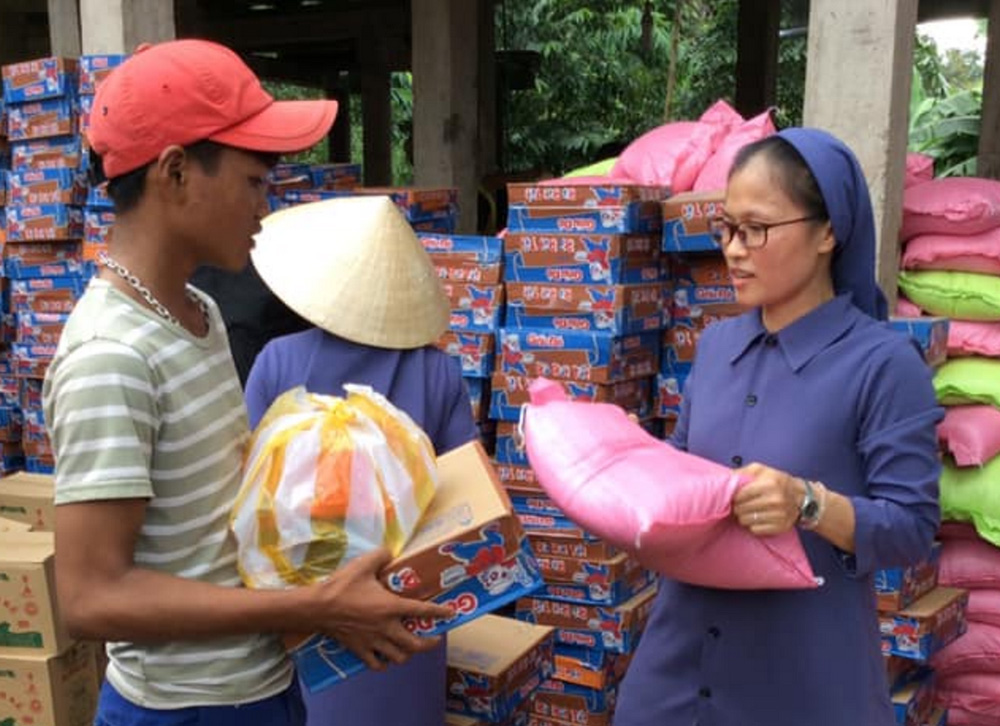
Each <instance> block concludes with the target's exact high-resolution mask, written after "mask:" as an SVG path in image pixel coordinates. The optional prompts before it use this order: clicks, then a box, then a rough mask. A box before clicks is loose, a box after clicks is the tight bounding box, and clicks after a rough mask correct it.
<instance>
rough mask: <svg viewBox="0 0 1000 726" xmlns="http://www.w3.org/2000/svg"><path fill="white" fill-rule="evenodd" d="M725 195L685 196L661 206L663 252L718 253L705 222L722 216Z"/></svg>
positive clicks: (678, 196)
mask: <svg viewBox="0 0 1000 726" xmlns="http://www.w3.org/2000/svg"><path fill="white" fill-rule="evenodd" d="M724 200H725V191H710V192H686V193H684V194H677V195H675V196H673V197H671V198H670V199H667V200H666V201H664V202H663V203H662V205H661V213H662V219H663V251H664V252H713V251H714V252H718V251H719V246H718V245H717V244H716V243H715V240H714V239H712V236H711V235H710V234H709V230H708V220H709V219H711V218H712V217H714V216H716V215H719V214H722V212H723V201H724Z"/></svg>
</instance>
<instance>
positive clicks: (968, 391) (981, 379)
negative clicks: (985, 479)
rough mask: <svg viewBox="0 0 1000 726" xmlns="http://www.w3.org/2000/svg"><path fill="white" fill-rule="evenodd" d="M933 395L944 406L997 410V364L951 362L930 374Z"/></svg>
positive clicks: (989, 361) (999, 365)
mask: <svg viewBox="0 0 1000 726" xmlns="http://www.w3.org/2000/svg"><path fill="white" fill-rule="evenodd" d="M934 392H935V393H936V394H937V400H938V403H940V404H942V405H944V406H955V405H960V404H963V403H986V404H989V405H991V406H996V407H997V408H1000V360H997V359H995V358H981V357H978V356H969V357H968V358H953V359H952V360H949V361H947V362H946V363H945V364H944V365H943V366H941V367H940V368H938V369H937V371H936V372H935V373H934ZM998 488H1000V484H998Z"/></svg>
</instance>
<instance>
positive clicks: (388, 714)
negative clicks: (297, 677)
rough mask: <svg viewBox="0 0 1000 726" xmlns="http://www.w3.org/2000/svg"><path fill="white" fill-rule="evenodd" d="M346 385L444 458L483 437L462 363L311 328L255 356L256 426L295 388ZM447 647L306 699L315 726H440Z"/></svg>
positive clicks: (250, 402)
mask: <svg viewBox="0 0 1000 726" xmlns="http://www.w3.org/2000/svg"><path fill="white" fill-rule="evenodd" d="M345 383H360V384H368V385H370V386H371V387H372V388H374V389H375V390H376V391H378V392H379V393H381V394H382V395H384V396H385V397H386V398H388V399H389V400H390V401H392V403H394V404H395V405H396V406H398V407H399V408H401V409H403V410H404V411H406V413H408V414H409V415H410V417H411V418H412V419H413V420H414V421H415V422H416V423H417V425H419V426H420V427H421V428H423V429H424V431H426V432H427V435H428V436H429V437H430V439H431V442H432V443H433V444H434V449H435V450H436V451H437V453H438V454H442V453H444V452H446V451H448V450H450V449H453V448H455V447H456V446H460V445H462V444H465V443H468V442H469V441H472V440H473V439H475V438H476V437H477V432H476V427H475V424H474V422H473V420H472V406H471V403H470V401H469V395H468V392H467V391H466V390H465V385H464V384H463V382H462V378H461V371H460V369H459V366H458V364H457V363H456V362H455V361H454V360H453V359H451V358H449V357H448V356H447V355H446V354H445V353H443V352H441V351H440V350H437V349H436V348H433V347H426V348H418V349H416V350H385V349H382V348H371V347H368V346H365V345H359V344H357V343H352V342H350V341H347V340H344V339H342V338H337V337H334V336H332V335H330V334H328V333H325V332H323V331H322V330H319V329H318V328H313V329H311V330H307V331H305V332H302V333H295V334H293V335H288V336H285V337H282V338H277V339H276V340H273V341H271V342H270V343H268V344H267V346H265V348H264V350H262V351H261V353H260V355H259V356H258V357H257V360H256V362H255V363H254V365H253V369H252V370H251V372H250V377H249V379H248V381H247V388H246V398H247V410H248V411H249V414H250V423H251V425H252V426H256V425H257V423H258V422H259V421H260V419H261V417H262V416H263V415H264V413H265V412H266V411H267V408H268V406H270V405H271V403H272V402H273V401H274V399H275V398H277V397H278V396H279V395H281V394H282V393H284V392H285V391H287V390H288V389H290V388H294V387H295V386H300V385H301V386H305V387H306V389H307V390H309V391H312V392H314V393H326V394H332V395H340V394H342V393H343V391H342V386H343V384H345ZM445 674H446V661H445V646H444V644H443V643H442V645H441V646H440V647H438V648H436V649H435V650H433V651H432V652H430V653H425V654H422V655H419V656H416V657H414V658H412V659H411V660H410V661H409V662H408V663H407V664H406V665H403V666H392V667H390V668H389V669H387V670H386V671H384V672H382V673H376V672H374V671H368V672H365V673H363V674H361V675H358V676H355V677H353V678H351V679H350V680H348V681H345V682H344V683H341V684H339V685H337V686H334V687H333V688H331V689H328V690H326V691H323V692H321V693H318V694H309V693H306V694H304V696H305V701H306V709H307V712H308V714H309V720H308V723H309V726H339V725H340V724H350V725H351V726H387V724H399V725H401V726H402V725H404V724H405V725H406V726H441V724H442V723H444V712H445V696H446V693H445V690H446V683H445Z"/></svg>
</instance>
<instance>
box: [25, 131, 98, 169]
mask: <svg viewBox="0 0 1000 726" xmlns="http://www.w3.org/2000/svg"><path fill="white" fill-rule="evenodd" d="M10 155H11V157H10V166H11V169H13V170H14V171H26V170H31V169H79V168H81V167H82V166H83V165H84V152H83V145H82V141H81V138H80V137H79V136H77V135H75V134H74V135H72V136H60V137H55V138H51V139H31V140H29V141H16V142H14V143H12V144H11V145H10Z"/></svg>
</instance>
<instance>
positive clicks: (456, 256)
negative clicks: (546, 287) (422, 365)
mask: <svg viewBox="0 0 1000 726" xmlns="http://www.w3.org/2000/svg"><path fill="white" fill-rule="evenodd" d="M418 236H419V237H420V241H421V242H422V243H423V245H424V249H425V250H427V252H428V253H430V256H431V259H432V260H433V261H434V268H435V269H436V270H437V273H438V277H439V278H440V279H441V281H442V283H443V284H444V286H445V291H446V293H447V294H448V296H449V299H450V300H451V303H452V313H451V318H450V323H449V330H448V332H446V333H445V334H444V336H442V338H441V340H440V341H439V342H438V347H439V348H441V349H442V350H443V351H445V352H446V353H448V354H449V355H451V356H453V357H455V358H456V359H457V360H458V363H459V366H460V367H461V369H462V377H463V378H464V379H465V385H466V388H467V389H468V391H469V397H470V398H471V399H472V415H473V418H474V419H475V421H476V425H477V427H478V428H479V433H480V438H481V439H482V441H483V443H484V445H485V446H486V448H487V451H489V452H491V453H492V451H493V437H494V434H495V427H494V426H493V425H492V424H491V422H490V421H489V420H488V418H487V416H486V414H487V411H488V405H487V404H486V403H484V402H488V401H489V383H490V380H489V378H490V375H491V374H492V373H493V367H494V361H495V357H496V333H497V329H498V326H499V325H500V324H501V323H502V315H503V307H502V301H503V285H502V279H503V240H501V239H500V238H499V237H482V236H473V235H442V234H429V233H423V232H422V233H420V234H419V235H418Z"/></svg>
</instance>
